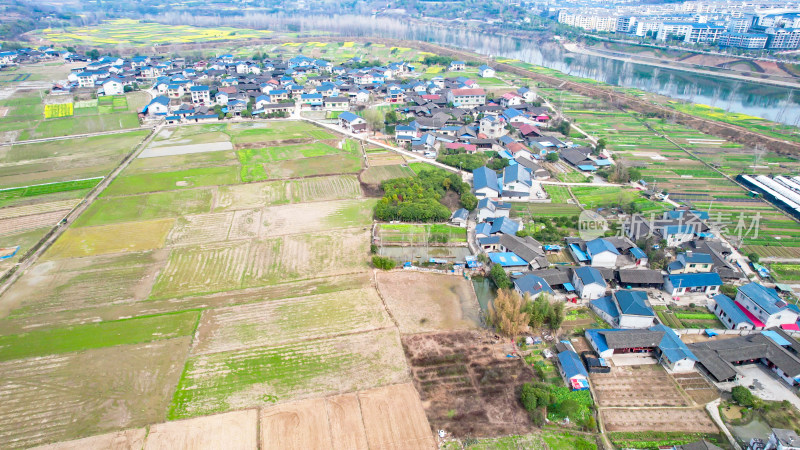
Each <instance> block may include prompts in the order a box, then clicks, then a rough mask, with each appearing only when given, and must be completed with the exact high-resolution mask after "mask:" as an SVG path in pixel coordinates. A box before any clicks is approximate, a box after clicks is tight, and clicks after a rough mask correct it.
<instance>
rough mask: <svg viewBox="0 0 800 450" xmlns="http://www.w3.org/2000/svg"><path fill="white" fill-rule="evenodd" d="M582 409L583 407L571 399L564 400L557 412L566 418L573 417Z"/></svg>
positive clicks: (557, 407)
mask: <svg viewBox="0 0 800 450" xmlns="http://www.w3.org/2000/svg"><path fill="white" fill-rule="evenodd" d="M580 409H581V405H580V404H579V403H578V402H577V401H575V400H573V399H571V398H568V399H566V400H564V401H563V402H561V403H559V404H558V405H557V406H556V412H558V413H559V414H561V415H563V416H565V417H572V416H573V415H575V413H577V412H578V411H580Z"/></svg>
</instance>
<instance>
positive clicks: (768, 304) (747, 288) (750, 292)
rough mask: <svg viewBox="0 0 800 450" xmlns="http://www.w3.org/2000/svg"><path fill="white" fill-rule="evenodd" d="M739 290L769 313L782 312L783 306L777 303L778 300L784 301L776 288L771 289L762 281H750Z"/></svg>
mask: <svg viewBox="0 0 800 450" xmlns="http://www.w3.org/2000/svg"><path fill="white" fill-rule="evenodd" d="M739 292H741V293H742V295H745V296H746V297H747V298H749V299H750V300H752V301H753V303H755V304H756V305H758V306H759V307H760V308H761V309H763V310H764V311H766V312H767V314H775V313H777V312H780V311H781V310H782V309H783V308H780V307H778V305H776V303H777V302H780V301H782V300H781V298H780V297H779V296H778V293H777V292H776V291H775V289H769V288H767V287H765V286H764V285H762V284H760V283H748V284H745V285H744V286H742V287H740V288H739Z"/></svg>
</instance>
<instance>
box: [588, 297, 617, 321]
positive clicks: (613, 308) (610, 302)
mask: <svg viewBox="0 0 800 450" xmlns="http://www.w3.org/2000/svg"><path fill="white" fill-rule="evenodd" d="M589 304H591V305H592V306H594V307H595V308H597V309H599V310H600V311H603V312H604V313H606V314H608V315H609V316H611V317H612V318H615V319H616V318H617V317H619V309H617V305H616V303H614V299H613V298H611V296H610V295H607V296H605V297H600V298H598V299H597V300H592V301H590V302H589Z"/></svg>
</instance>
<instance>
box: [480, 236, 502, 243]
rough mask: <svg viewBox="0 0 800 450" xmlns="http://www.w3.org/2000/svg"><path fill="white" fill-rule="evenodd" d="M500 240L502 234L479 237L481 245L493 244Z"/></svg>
mask: <svg viewBox="0 0 800 450" xmlns="http://www.w3.org/2000/svg"><path fill="white" fill-rule="evenodd" d="M499 242H500V236H488V237H484V238H479V239H478V243H479V244H481V245H491V244H497V243H499Z"/></svg>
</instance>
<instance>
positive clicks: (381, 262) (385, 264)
mask: <svg viewBox="0 0 800 450" xmlns="http://www.w3.org/2000/svg"><path fill="white" fill-rule="evenodd" d="M372 265H373V266H375V267H376V268H378V269H383V270H392V269H394V266H395V265H396V263H395V262H394V260H393V259H392V258H387V257H385V256H378V255H375V256H373V257H372Z"/></svg>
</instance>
